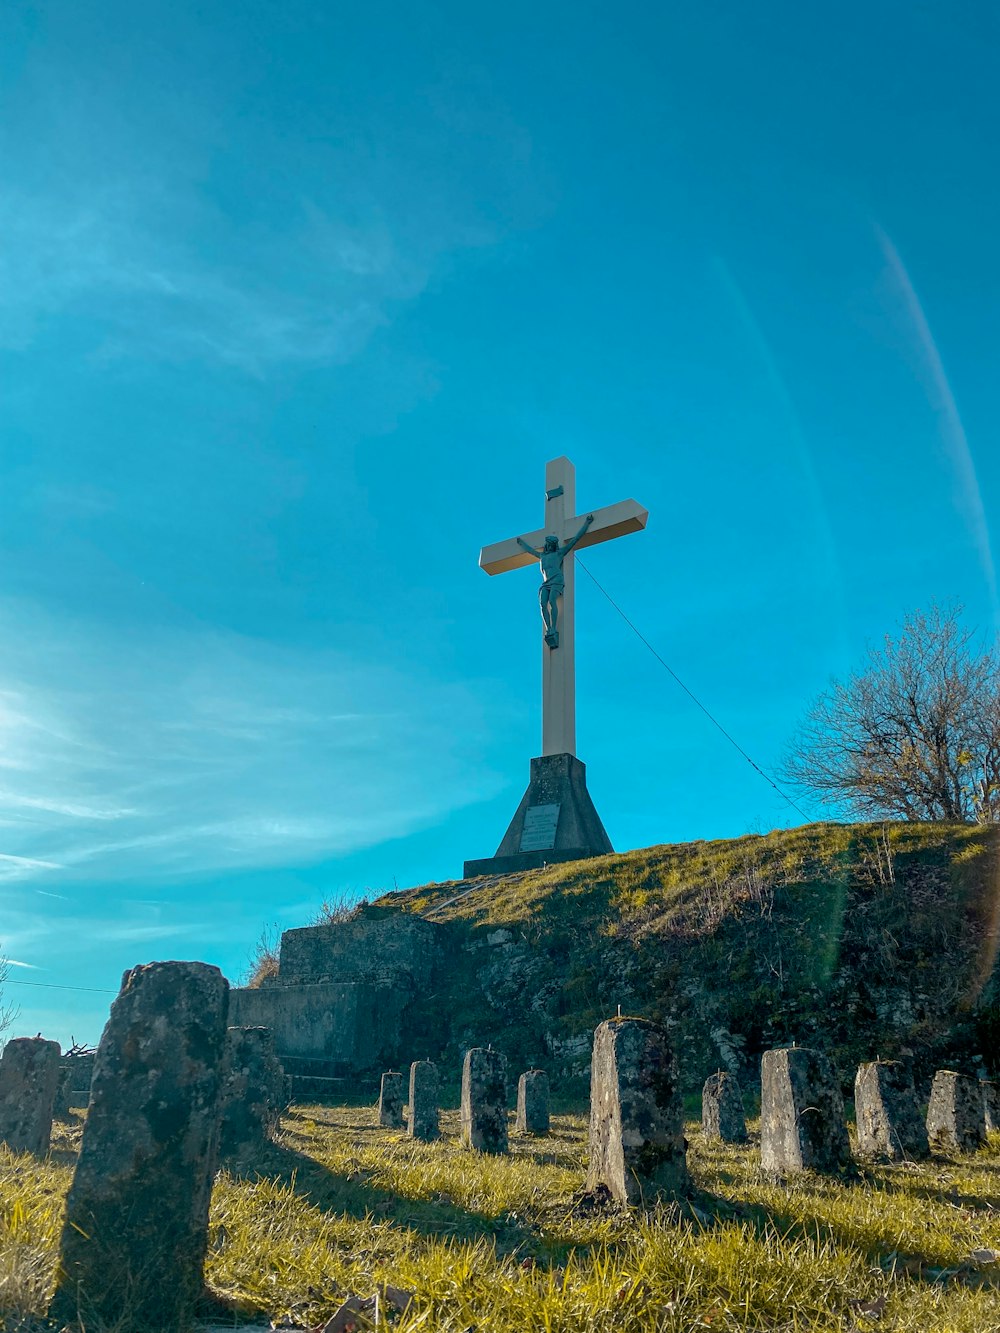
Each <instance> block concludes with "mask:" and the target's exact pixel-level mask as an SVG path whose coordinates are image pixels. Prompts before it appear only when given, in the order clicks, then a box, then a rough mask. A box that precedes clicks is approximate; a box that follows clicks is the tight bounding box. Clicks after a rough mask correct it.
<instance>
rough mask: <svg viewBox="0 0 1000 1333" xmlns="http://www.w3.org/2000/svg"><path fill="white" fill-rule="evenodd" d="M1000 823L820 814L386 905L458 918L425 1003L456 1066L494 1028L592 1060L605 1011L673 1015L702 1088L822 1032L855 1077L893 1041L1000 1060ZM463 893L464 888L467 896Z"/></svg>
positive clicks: (422, 1030)
mask: <svg viewBox="0 0 1000 1333" xmlns="http://www.w3.org/2000/svg"><path fill="white" fill-rule="evenodd" d="M998 852H1000V830H998V829H995V828H982V827H976V826H949V825H938V824H935V825H914V824H890V825H853V826H844V825H836V824H812V825H807V826H805V827H803V828H798V829H791V830H782V831H778V832H774V833H770V834H767V835H766V836H746V837H743V838H738V839H735V840H732V841H725V842H695V843H688V844H682V845H677V846H662V847H651V848H648V849H646V850H643V851H636V852H630V853H627V854H625V855H621V856H608V857H601V858H599V859H595V860H590V861H582V862H576V863H573V864H569V865H558V866H553V867H551V868H549V869H545V870H539V871H531V872H527V873H525V874H522V875H519V876H512V877H509V878H508V879H506V880H502V881H499V882H489V881H487V882H485V883H483V884H482V885H480V886H478V887H475V888H473V889H472V890H471V891H466V890H468V889H469V886H468V885H467V884H465V883H452V884H436V885H434V884H432V885H427V886H424V887H422V888H418V889H410V890H405V891H402V892H397V893H390V894H387V895H385V896H384V897H382V898H380V899H378V900H377V902H375V903H373V904H372V905H371V906H370V907H368V908H366V909H365V910H366V911H367V912H371V913H376V912H377V913H380V914H381V913H383V912H393V911H407V912H417V913H420V914H422V915H425V916H427V917H428V919H430V920H433V921H437V922H440V923H441V924H442V925H444V926H445V929H444V930H443V931H442V932H441V934H442V939H443V945H444V950H445V955H446V956H445V961H444V963H443V965H442V966H441V967H440V968H439V969H438V977H437V980H436V983H435V985H434V986H433V987H432V989H433V991H434V994H432V995H426V996H424V997H423V999H422V1001H421V1002H420V1004H419V1005H418V1007H417V1009H416V1010H415V1011H414V1012H413V1013H412V1014H411V1021H412V1023H413V1029H412V1030H413V1031H414V1033H416V1034H417V1040H418V1042H419V1043H420V1044H421V1047H422V1049H421V1050H420V1051H419V1052H417V1054H421V1055H424V1054H426V1055H435V1056H437V1057H439V1058H442V1059H444V1060H445V1062H446V1065H447V1067H448V1068H449V1070H450V1069H451V1066H452V1065H454V1064H456V1063H457V1060H458V1057H459V1053H460V1052H461V1050H462V1049H464V1048H465V1047H467V1046H469V1045H484V1044H486V1043H487V1042H493V1043H494V1045H497V1046H499V1047H500V1048H501V1049H503V1050H504V1051H506V1053H507V1054H508V1056H509V1058H510V1059H511V1062H512V1064H513V1065H514V1066H517V1067H520V1068H525V1067H527V1066H528V1065H529V1064H530V1063H532V1062H536V1063H541V1064H544V1065H545V1066H546V1067H548V1068H549V1069H550V1070H551V1071H552V1072H553V1074H555V1076H556V1077H557V1079H562V1080H564V1081H567V1082H570V1083H571V1082H572V1081H574V1080H576V1079H578V1078H580V1079H582V1078H583V1077H584V1076H585V1074H586V1069H587V1064H588V1061H589V1050H590V1036H591V1033H592V1031H593V1028H594V1026H595V1025H596V1024H597V1023H598V1022H600V1021H601V1020H602V1019H603V1018H606V1017H608V1016H610V1015H613V1014H614V1013H615V1012H616V1009H617V1006H618V1005H621V1007H622V1012H623V1013H638V1014H643V1015H646V1016H648V1017H651V1018H654V1019H656V1020H658V1021H660V1022H662V1023H664V1024H666V1025H667V1026H668V1027H669V1028H670V1029H671V1030H672V1031H673V1034H674V1037H675V1041H676V1043H677V1047H678V1052H679V1055H680V1057H681V1061H682V1068H683V1071H684V1077H685V1082H686V1083H687V1084H688V1085H689V1086H690V1087H691V1088H694V1087H695V1086H698V1085H699V1084H700V1082H701V1080H702V1079H704V1078H705V1077H706V1076H707V1075H708V1074H709V1073H710V1072H712V1071H713V1070H715V1069H717V1068H719V1067H727V1066H728V1067H730V1068H732V1069H734V1070H738V1071H739V1072H740V1073H741V1074H742V1075H743V1076H744V1077H750V1078H752V1077H753V1075H754V1071H755V1070H756V1067H757V1064H758V1060H759V1054H760V1052H761V1050H764V1049H766V1048H768V1047H770V1046H775V1045H782V1044H788V1043H790V1042H792V1041H795V1042H797V1043H798V1044H800V1045H805V1044H811V1045H817V1046H820V1047H822V1048H824V1049H826V1050H827V1051H829V1052H830V1054H831V1055H832V1056H833V1057H834V1059H835V1060H836V1062H837V1064H838V1065H839V1067H840V1068H841V1071H842V1073H843V1074H844V1076H845V1078H846V1077H848V1076H853V1071H854V1069H855V1067H856V1066H857V1064H858V1062H859V1061H861V1060H863V1059H872V1058H874V1057H875V1056H876V1055H881V1056H882V1057H884V1058H888V1057H895V1056H900V1057H904V1058H908V1059H912V1060H913V1062H914V1064H915V1067H916V1070H917V1073H918V1075H919V1076H921V1077H923V1078H926V1077H928V1076H929V1073H930V1072H932V1071H933V1069H934V1068H935V1067H937V1066H939V1065H940V1064H942V1063H945V1062H950V1063H953V1064H957V1065H958V1066H959V1067H960V1068H967V1069H968V1070H969V1072H976V1070H977V1069H980V1068H982V1067H983V1065H984V1064H985V1066H986V1068H987V1069H988V1070H989V1071H990V1072H993V1073H996V1072H998V1064H1000V1051H998V1038H1000V1003H998V1002H1000V986H998V980H997V969H996V948H997V940H998V935H997V929H998V922H1000V907H998V904H1000V855H998ZM456 895H461V896H458V897H457V898H456Z"/></svg>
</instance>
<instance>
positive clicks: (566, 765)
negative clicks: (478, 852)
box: [464, 754, 614, 879]
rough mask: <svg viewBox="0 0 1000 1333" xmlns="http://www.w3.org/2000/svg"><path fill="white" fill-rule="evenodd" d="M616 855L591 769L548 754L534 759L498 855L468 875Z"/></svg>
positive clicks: (471, 864)
mask: <svg viewBox="0 0 1000 1333" xmlns="http://www.w3.org/2000/svg"><path fill="white" fill-rule="evenodd" d="M613 851H614V848H613V847H612V846H611V840H610V838H609V837H608V835H607V833H605V831H604V825H603V824H602V823H601V819H600V816H599V815H598V813H597V811H596V810H595V809H594V803H593V801H592V800H591V799H590V793H589V792H588V791H587V769H586V766H585V765H584V764H582V763H581V762H580V760H579V759H577V758H576V756H575V755H572V754H547V755H542V756H541V757H540V758H537V759H532V761H531V777H530V780H529V782H528V790H527V791H526V792H525V793H524V796H523V797H522V798H521V804H520V805H519V806H518V807H517V812H516V814H515V815H514V818H513V819H512V820H511V821H510V827H509V828H508V829H507V832H506V833H505V834H504V838H503V841H502V842H501V843H500V846H499V847H498V848H497V854H496V856H490V857H486V858H485V859H483V860H479V861H466V863H465V870H464V877H465V878H466V879H472V878H474V877H476V876H478V875H506V874H510V873H511V872H512V871H515V870H534V869H536V868H537V867H539V866H543V865H552V864H554V863H555V862H560V861H582V860H584V859H585V858H586V857H590V856H607V855H609V854H610V853H611V852H613Z"/></svg>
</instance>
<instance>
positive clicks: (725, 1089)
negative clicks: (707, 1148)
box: [701, 1069, 747, 1143]
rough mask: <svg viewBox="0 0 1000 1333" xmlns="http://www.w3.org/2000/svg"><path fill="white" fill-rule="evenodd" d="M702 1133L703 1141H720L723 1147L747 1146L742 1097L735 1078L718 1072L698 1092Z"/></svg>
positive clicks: (732, 1075) (738, 1083)
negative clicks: (733, 1144)
mask: <svg viewBox="0 0 1000 1333" xmlns="http://www.w3.org/2000/svg"><path fill="white" fill-rule="evenodd" d="M701 1132H702V1133H703V1134H704V1136H705V1138H706V1139H721V1140H722V1142H723V1143H746V1141H747V1122H746V1116H745V1115H744V1113H743V1093H742V1092H741V1091H740V1082H739V1079H738V1078H737V1077H736V1075H735V1074H730V1073H727V1071H726V1070H724V1069H720V1070H719V1072H718V1073H717V1074H710V1075H709V1077H708V1078H707V1079H706V1080H705V1086H704V1087H703V1088H702V1090H701Z"/></svg>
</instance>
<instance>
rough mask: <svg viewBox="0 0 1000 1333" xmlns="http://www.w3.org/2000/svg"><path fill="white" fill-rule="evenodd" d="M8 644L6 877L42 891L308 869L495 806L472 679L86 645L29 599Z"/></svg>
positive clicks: (101, 639)
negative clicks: (429, 765) (474, 804)
mask: <svg viewBox="0 0 1000 1333" xmlns="http://www.w3.org/2000/svg"><path fill="white" fill-rule="evenodd" d="M0 634H2V635H3V638H4V641H5V643H7V644H12V645H18V646H17V647H16V648H13V649H12V650H11V653H10V654H9V656H8V662H7V666H6V670H7V672H8V673H9V675H8V678H7V679H6V680H4V681H3V682H2V689H3V696H2V697H3V701H4V709H3V712H2V715H0V745H2V747H3V749H4V750H5V752H6V753H7V755H8V756H10V757H11V758H12V760H13V761H14V766H12V767H10V768H8V769H7V770H6V772H5V774H4V776H3V781H2V783H0V817H2V826H0V880H3V881H6V882H12V883H14V882H19V881H20V882H24V883H25V884H26V885H28V884H30V885H31V888H32V890H33V892H40V893H48V894H51V895H52V896H59V895H60V894H62V895H63V896H65V895H66V894H67V892H68V891H69V890H68V886H69V885H71V884H72V883H73V882H74V881H79V880H81V879H95V878H100V879H102V880H105V881H109V880H110V881H115V880H125V879H135V878H136V877H141V878H143V879H155V878H157V877H160V878H162V877H170V876H177V875H189V874H197V873H209V872H213V871H220V870H229V869H237V868H253V867H266V866H271V865H289V864H297V863H298V864H302V863H306V862H311V861H315V860H320V859H323V858H324V857H327V856H330V855H334V854H337V853H340V852H345V851H349V850H354V849H357V848H359V847H363V846H366V845H371V844H372V843H374V842H377V841H379V840H381V839H384V838H386V837H390V836H400V835H403V834H405V833H407V832H410V831H412V830H413V829H415V828H416V827H418V826H420V825H422V824H423V823H425V822H427V821H428V820H430V819H432V818H434V817H436V816H439V815H440V814H441V813H442V812H443V811H444V810H446V809H449V808H453V807H455V806H457V805H460V804H464V803H466V802H467V801H469V800H475V799H477V798H478V797H479V796H481V795H482V794H484V793H483V792H482V791H481V790H480V789H479V786H478V785H477V783H476V782H475V781H473V779H472V773H473V772H474V758H473V754H472V751H471V750H470V751H469V753H468V754H466V753H464V752H463V750H462V745H463V741H462V737H463V736H467V737H474V736H475V734H476V732H477V726H476V705H475V703H474V702H473V700H472V698H471V696H470V695H469V694H467V693H466V691H465V689H464V687H461V686H458V685H456V686H447V685H438V684H432V683H429V682H428V683H421V682H419V681H416V680H413V679H412V678H409V677H405V676H403V675H402V674H400V673H397V672H395V671H393V670H391V669H389V668H386V667H380V666H378V665H374V664H368V663H363V664H359V663H356V662H352V661H350V660H348V659H346V658H344V657H341V656H339V655H337V654H334V653H331V652H311V653H310V652H308V651H304V650H297V649H291V648H289V649H282V648H277V647H275V646H273V645H268V644H262V643H260V642H257V641H254V640H248V639H242V638H240V637H238V636H235V635H225V634H218V633H213V632H200V631H190V632H189V631H177V630H175V631H172V632H170V633H166V632H162V633H160V634H158V636H157V637H156V638H155V639H153V640H150V639H147V640H145V641H143V642H141V643H137V642H136V641H135V640H134V639H133V638H131V637H130V636H128V635H125V634H121V635H116V634H115V633H113V632H112V631H110V630H109V629H107V627H100V628H98V627H97V626H91V627H86V626H84V627H80V626H77V627H76V628H75V629H74V630H73V631H72V633H70V631H68V630H67V628H66V626H65V625H62V624H57V623H56V622H55V621H54V620H50V619H49V618H48V617H47V616H45V615H44V614H43V613H41V612H40V611H38V609H37V608H34V607H28V606H26V605H24V604H22V603H6V604H0ZM56 645H58V650H57V648H56ZM88 664H92V665H88ZM98 664H99V665H98ZM303 700H306V701H308V703H306V704H303V703H302V702H301V701H303ZM438 719H447V727H445V725H444V723H443V722H439V721H438ZM469 743H470V745H471V744H472V742H471V741H470V742H469ZM430 754H433V755H434V780H433V782H428V781H426V780H425V777H424V774H425V772H426V756H427V755H430Z"/></svg>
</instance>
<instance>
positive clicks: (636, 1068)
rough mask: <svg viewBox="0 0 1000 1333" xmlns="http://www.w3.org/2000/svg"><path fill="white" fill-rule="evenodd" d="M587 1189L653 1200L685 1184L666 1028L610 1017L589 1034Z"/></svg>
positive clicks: (679, 1110) (626, 1199)
mask: <svg viewBox="0 0 1000 1333" xmlns="http://www.w3.org/2000/svg"><path fill="white" fill-rule="evenodd" d="M589 1147H590V1169H589V1171H588V1173H587V1188H588V1189H591V1190H592V1189H596V1188H597V1186H598V1185H604V1186H606V1187H607V1189H608V1190H609V1191H610V1193H611V1195H612V1197H613V1198H615V1199H617V1200H619V1202H621V1203H629V1204H644V1205H645V1206H646V1207H649V1206H651V1205H652V1204H653V1203H655V1202H656V1201H657V1199H661V1198H674V1197H676V1196H678V1195H680V1194H683V1193H684V1192H685V1190H686V1189H687V1187H688V1171H687V1156H686V1150H687V1142H686V1140H685V1138H684V1108H683V1103H682V1101H681V1096H680V1090H679V1088H678V1083H677V1073H676V1069H675V1065H674V1055H673V1051H672V1049H671V1047H670V1042H669V1040H668V1038H667V1035H666V1033H665V1032H664V1031H663V1030H662V1029H661V1028H658V1027H657V1026H656V1025H655V1024H654V1023H649V1022H647V1021H646V1020H645V1019H643V1018H612V1019H609V1020H608V1021H607V1022H606V1023H602V1024H601V1025H600V1027H599V1028H598V1029H597V1031H596V1032H595V1033H594V1053H593V1059H592V1061H591V1069H590V1136H589Z"/></svg>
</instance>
